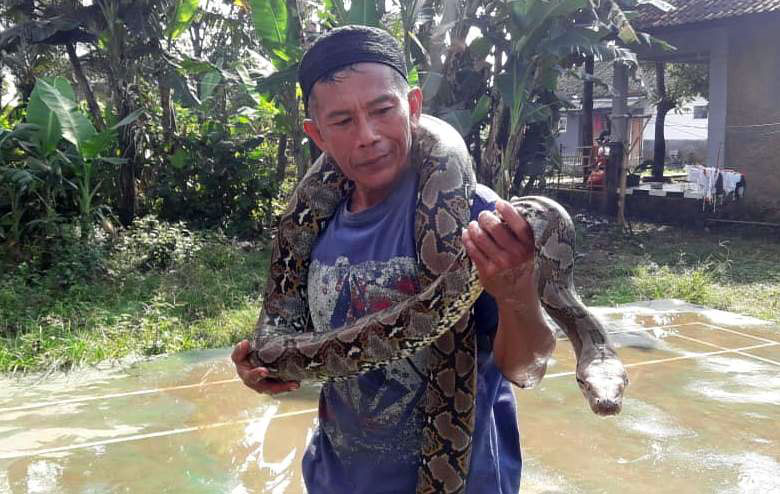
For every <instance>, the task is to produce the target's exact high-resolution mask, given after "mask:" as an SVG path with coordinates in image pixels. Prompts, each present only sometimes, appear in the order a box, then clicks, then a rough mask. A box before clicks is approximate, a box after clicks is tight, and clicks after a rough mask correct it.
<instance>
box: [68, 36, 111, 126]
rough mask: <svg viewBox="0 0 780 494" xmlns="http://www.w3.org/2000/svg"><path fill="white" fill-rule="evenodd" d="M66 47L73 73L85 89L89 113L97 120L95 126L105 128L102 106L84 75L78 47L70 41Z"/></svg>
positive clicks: (83, 89)
mask: <svg viewBox="0 0 780 494" xmlns="http://www.w3.org/2000/svg"><path fill="white" fill-rule="evenodd" d="M65 49H66V51H67V52H68V59H70V64H71V65H72V66H73V73H74V74H75V75H76V79H77V80H78V81H79V85H80V86H81V90H82V91H84V96H85V97H86V98H87V106H88V107H89V113H91V114H92V119H93V120H94V121H95V126H96V127H97V128H98V130H103V129H105V128H106V125H105V124H104V123H103V117H102V116H101V115H100V107H99V106H98V104H97V101H96V100H95V93H93V92H92V87H90V85H89V81H88V80H87V78H86V76H85V75H84V70H83V69H82V68H81V61H80V60H79V57H78V55H76V47H75V46H74V45H73V43H70V42H69V43H66V44H65Z"/></svg>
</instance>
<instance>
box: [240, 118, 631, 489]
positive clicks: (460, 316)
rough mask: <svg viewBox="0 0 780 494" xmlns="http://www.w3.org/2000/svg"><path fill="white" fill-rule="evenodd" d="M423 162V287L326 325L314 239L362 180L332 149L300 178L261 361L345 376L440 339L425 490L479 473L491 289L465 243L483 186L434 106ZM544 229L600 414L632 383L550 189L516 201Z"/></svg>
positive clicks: (555, 311) (585, 388)
mask: <svg viewBox="0 0 780 494" xmlns="http://www.w3.org/2000/svg"><path fill="white" fill-rule="evenodd" d="M411 160H412V166H414V167H415V168H416V169H417V172H418V173H419V175H420V181H419V186H418V187H419V188H418V195H417V211H416V218H415V235H416V242H417V250H418V264H419V266H420V282H421V287H422V290H421V292H420V293H419V294H417V295H416V296H414V297H411V298H409V299H407V300H405V301H403V302H402V303H400V304H398V305H396V306H394V307H391V308H389V309H386V310H384V311H381V312H378V313H375V314H371V315H368V316H366V317H364V318H362V319H360V320H358V321H356V322H355V323H353V324H352V325H350V326H348V327H344V328H341V329H339V330H336V331H330V332H325V333H317V332H315V331H314V329H313V327H312V323H311V319H310V318H309V315H308V308H307V302H306V300H307V295H306V280H307V276H308V266H309V258H310V254H311V251H312V248H313V244H314V242H315V240H316V238H317V235H318V234H319V232H321V231H322V230H323V229H324V228H325V226H326V225H327V222H328V221H329V219H330V218H331V217H332V216H333V214H334V213H335V211H336V209H337V208H338V206H339V204H340V203H341V201H342V200H343V199H344V198H345V197H347V196H348V194H349V193H350V191H351V183H350V182H349V181H348V180H347V179H346V178H345V177H344V175H343V174H341V172H340V171H339V169H338V167H337V166H336V165H335V163H334V162H333V161H332V160H331V159H330V158H329V157H327V156H325V155H323V156H321V157H320V158H319V159H318V160H317V162H316V163H315V164H314V165H313V166H312V167H311V169H310V170H309V172H308V173H307V175H306V176H305V177H304V179H303V180H302V181H301V183H300V184H299V185H298V187H297V188H296V191H295V192H294V194H293V197H292V199H291V201H290V204H289V206H288V209H287V211H286V213H285V214H284V215H283V217H282V219H281V222H280V225H279V230H278V233H277V235H276V237H275V238H274V242H273V252H272V258H271V269H270V272H269V277H268V283H267V286H266V293H265V299H264V302H263V310H262V313H261V315H260V319H259V320H258V322H257V326H256V328H255V334H254V338H253V341H252V352H251V353H250V360H251V362H252V364H253V365H255V366H263V367H266V368H268V370H269V372H270V376H271V377H272V378H276V379H280V380H296V381H300V380H315V381H327V380H339V379H345V378H349V377H352V376H355V375H358V374H360V373H363V372H366V371H369V370H372V369H376V368H379V367H382V366H383V365H386V364H387V363H388V362H391V361H393V360H396V359H400V358H405V357H409V356H411V355H412V354H413V353H414V352H416V351H418V350H419V349H421V348H424V347H430V348H431V352H430V361H429V370H428V384H427V389H426V396H425V416H426V421H425V424H424V427H423V438H422V446H421V462H420V467H419V471H418V485H417V492H418V493H419V494H422V493H431V494H432V493H462V492H465V479H466V475H467V472H468V466H469V460H470V451H471V436H472V432H473V429H474V399H475V396H476V342H475V331H474V324H473V318H472V310H471V309H472V305H473V303H474V302H475V301H476V299H477V297H478V296H479V295H480V293H481V292H482V287H481V285H480V283H479V279H478V276H477V273H476V269H475V268H474V267H473V266H472V264H471V262H470V260H469V258H468V256H467V255H466V253H465V250H464V249H463V247H462V245H461V241H460V232H461V230H462V229H463V228H464V227H465V226H466V225H467V224H468V222H469V220H470V199H471V196H472V193H473V191H474V187H475V183H476V181H475V177H474V172H473V169H472V164H471V158H470V156H469V154H468V151H467V149H466V147H465V145H464V144H463V140H462V139H461V138H460V135H459V134H458V133H457V132H456V131H455V130H454V129H452V127H450V126H449V125H447V124H445V123H444V122H442V121H440V120H438V119H435V118H433V117H430V116H425V115H423V116H422V117H421V120H420V124H419V126H418V128H417V129H416V131H415V134H414V142H413V145H412V150H411ZM510 202H511V204H512V205H513V206H514V207H515V209H516V210H517V211H518V212H519V213H520V214H521V215H522V216H523V217H524V218H525V219H526V220H527V221H528V223H529V224H530V226H531V229H532V231H533V235H534V247H535V258H534V264H535V275H536V282H537V287H538V291H539V298H540V300H541V302H542V306H543V307H544V309H545V311H546V312H547V313H548V314H549V315H550V316H551V317H552V318H553V319H554V320H555V321H556V323H557V324H558V325H559V326H560V327H561V328H562V329H563V330H564V332H565V333H566V335H567V336H568V338H569V339H570V341H571V343H572V346H573V348H574V351H575V355H576V357H577V369H576V378H577V383H578V384H579V386H580V388H581V390H582V392H583V394H584V395H585V397H586V399H587V400H588V402H589V404H590V407H591V409H592V410H593V411H594V412H595V413H597V414H599V415H612V414H616V413H618V412H619V411H620V409H621V406H622V397H623V391H624V388H625V386H626V385H627V384H628V379H627V376H626V372H625V369H624V367H623V364H622V363H621V362H620V360H619V359H618V357H617V355H616V353H615V351H614V349H613V348H612V346H611V345H610V343H609V341H608V340H607V337H606V332H605V331H604V328H603V326H602V325H601V323H599V321H598V320H597V319H596V318H595V317H594V316H593V315H592V314H591V313H590V312H589V311H588V310H587V308H586V307H585V306H584V305H583V304H582V303H581V302H580V300H579V298H578V297H577V295H576V293H575V291H574V283H573V268H574V226H573V224H572V221H571V218H570V217H569V215H568V214H567V213H566V211H565V210H564V209H563V208H562V207H561V206H560V205H558V204H557V203H556V202H554V201H552V200H550V199H547V198H544V197H523V198H519V199H518V198H515V199H512V201H510Z"/></svg>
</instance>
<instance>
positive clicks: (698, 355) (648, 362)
mask: <svg viewBox="0 0 780 494" xmlns="http://www.w3.org/2000/svg"><path fill="white" fill-rule="evenodd" d="M777 345H778V343H763V344H761V345H753V346H746V347H742V348H734V349H731V350H728V349H726V350H719V351H717V352H703V353H692V354H690V355H680V356H679V357H669V358H662V359H656V360H645V361H644V362H635V363H633V364H626V365H625V367H626V368H628V367H640V366H643V365H651V364H663V363H666V362H674V361H677V360H687V359H695V358H702V357H711V356H713V355H722V354H724V353H737V352H743V351H746V350H753V349H755V348H765V347H768V346H777ZM573 375H574V371H569V372H556V373H554V374H547V375H546V376H545V377H544V378H545V379H553V378H556V377H563V376H573Z"/></svg>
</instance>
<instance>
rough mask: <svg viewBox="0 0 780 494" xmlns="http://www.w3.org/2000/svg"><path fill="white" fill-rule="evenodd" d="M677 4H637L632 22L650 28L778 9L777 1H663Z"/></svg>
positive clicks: (778, 2)
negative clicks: (664, 8)
mask: <svg viewBox="0 0 780 494" xmlns="http://www.w3.org/2000/svg"><path fill="white" fill-rule="evenodd" d="M666 1H667V2H668V3H670V4H672V5H674V6H675V7H677V8H676V9H674V10H671V11H669V12H662V11H661V10H659V9H657V8H655V7H653V6H651V5H643V6H642V7H640V9H639V11H640V15H639V17H638V18H637V19H635V20H634V21H633V22H632V23H634V24H635V25H636V26H639V27H640V28H642V29H648V30H652V29H654V28H664V27H672V26H681V25H683V24H694V23H701V22H711V21H716V20H721V19H728V18H733V17H741V16H745V15H754V14H769V13H772V12H780V0H666Z"/></svg>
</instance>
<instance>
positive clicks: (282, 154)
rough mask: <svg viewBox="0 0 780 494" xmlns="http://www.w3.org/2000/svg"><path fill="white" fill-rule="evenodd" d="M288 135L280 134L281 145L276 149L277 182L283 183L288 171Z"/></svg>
mask: <svg viewBox="0 0 780 494" xmlns="http://www.w3.org/2000/svg"><path fill="white" fill-rule="evenodd" d="M287 163H288V161H287V136H286V135H281V136H279V147H278V148H277V150H276V183H278V184H281V183H282V180H284V176H285V174H286V173H287Z"/></svg>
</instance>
